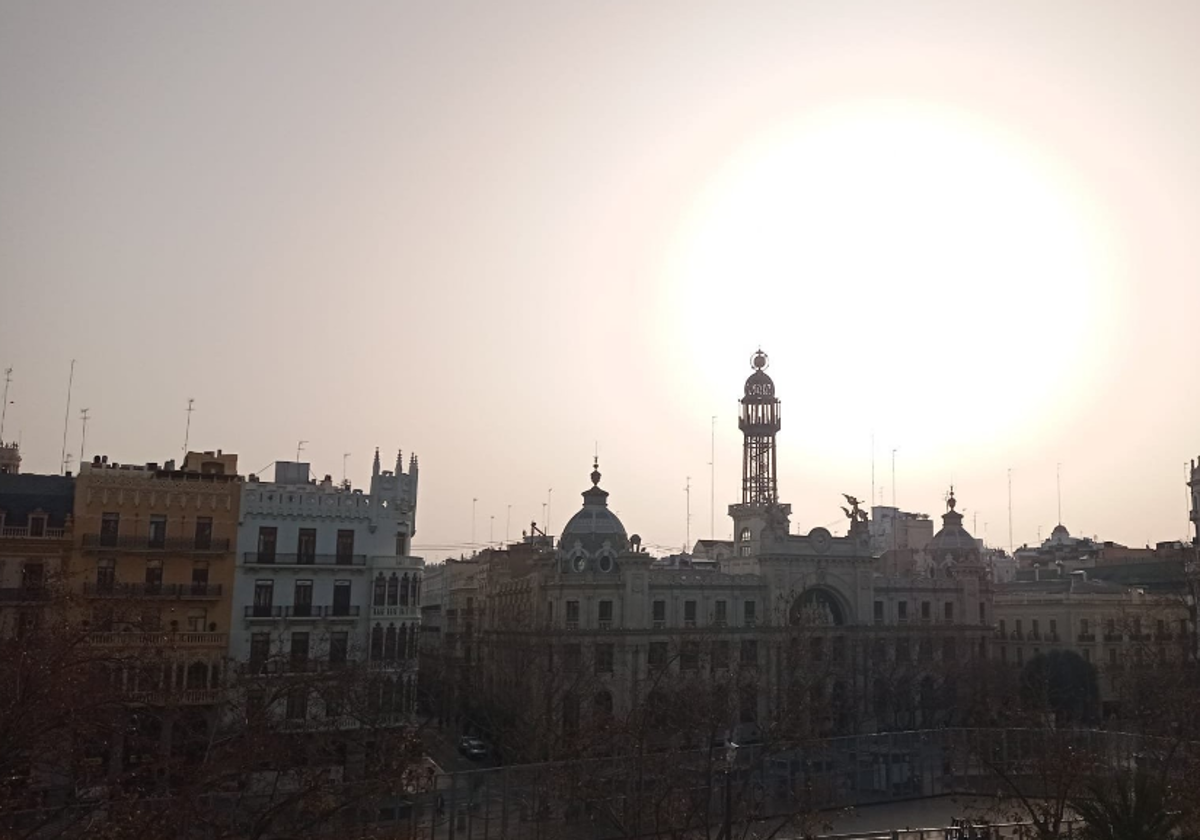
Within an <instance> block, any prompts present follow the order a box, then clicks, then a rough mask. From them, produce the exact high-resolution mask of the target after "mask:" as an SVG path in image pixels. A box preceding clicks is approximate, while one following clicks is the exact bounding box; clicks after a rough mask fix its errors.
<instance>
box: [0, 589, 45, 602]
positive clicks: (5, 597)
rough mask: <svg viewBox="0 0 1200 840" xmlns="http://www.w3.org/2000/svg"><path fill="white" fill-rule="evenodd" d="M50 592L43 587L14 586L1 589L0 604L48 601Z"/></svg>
mask: <svg viewBox="0 0 1200 840" xmlns="http://www.w3.org/2000/svg"><path fill="white" fill-rule="evenodd" d="M49 599H50V590H49V589H46V588H45V587H42V586H14V587H5V588H3V589H0V604H17V603H22V602H26V603H28V602H37V601H48V600H49Z"/></svg>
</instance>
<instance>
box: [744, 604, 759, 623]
mask: <svg viewBox="0 0 1200 840" xmlns="http://www.w3.org/2000/svg"><path fill="white" fill-rule="evenodd" d="M755 612H756V610H755V604H754V601H746V602H745V603H743V604H742V624H743V626H745V627H753V626H754V625H755V624H757V623H758V616H757V615H756V614H755Z"/></svg>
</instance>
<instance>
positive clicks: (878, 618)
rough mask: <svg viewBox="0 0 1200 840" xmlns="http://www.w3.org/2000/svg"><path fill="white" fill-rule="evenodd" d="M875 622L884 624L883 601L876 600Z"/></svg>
mask: <svg viewBox="0 0 1200 840" xmlns="http://www.w3.org/2000/svg"><path fill="white" fill-rule="evenodd" d="M875 623H876V624H883V601H876V602H875Z"/></svg>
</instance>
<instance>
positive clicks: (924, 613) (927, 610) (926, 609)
mask: <svg viewBox="0 0 1200 840" xmlns="http://www.w3.org/2000/svg"><path fill="white" fill-rule="evenodd" d="M932 617H933V609H932V607H931V605H930V603H929V602H928V601H922V602H921V620H922V621H929V619H930V618H932Z"/></svg>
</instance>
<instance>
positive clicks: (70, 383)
mask: <svg viewBox="0 0 1200 840" xmlns="http://www.w3.org/2000/svg"><path fill="white" fill-rule="evenodd" d="M74 385H75V360H74V359H72V360H71V373H70V374H69V375H68V376H67V411H66V414H65V416H64V417H63V438H62V454H61V455H60V456H59V466H58V471H59V472H66V471H67V426H68V424H69V423H70V422H71V389H72V388H73V387H74Z"/></svg>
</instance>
